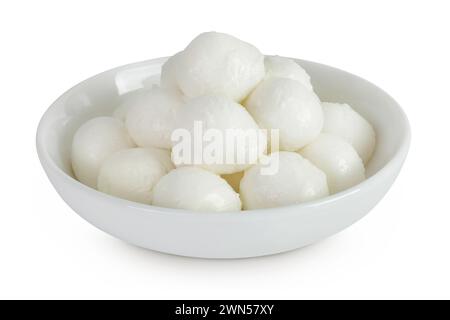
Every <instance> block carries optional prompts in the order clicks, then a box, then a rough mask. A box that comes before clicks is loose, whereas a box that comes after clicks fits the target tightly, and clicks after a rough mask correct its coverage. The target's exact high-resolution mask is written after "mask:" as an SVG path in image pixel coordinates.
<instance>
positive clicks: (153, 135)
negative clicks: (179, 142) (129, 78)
mask: <svg viewBox="0 0 450 320" xmlns="http://www.w3.org/2000/svg"><path fill="white" fill-rule="evenodd" d="M182 104H183V101H182V99H181V97H180V96H179V95H178V94H177V93H176V92H174V91H173V90H169V89H162V88H159V87H153V88H152V89H150V90H149V91H148V92H145V93H144V94H142V95H141V96H140V97H139V99H136V100H135V101H134V102H133V105H132V106H130V108H129V110H128V113H127V115H126V121H125V124H126V127H127V129H128V132H129V133H130V136H131V137H132V138H133V140H134V141H135V142H136V144H137V145H138V146H140V147H157V148H164V149H170V147H171V140H170V137H171V134H172V131H173V129H174V125H175V121H176V117H177V112H178V110H179V109H180V107H181V106H182Z"/></svg>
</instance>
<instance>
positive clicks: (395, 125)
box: [38, 58, 408, 177]
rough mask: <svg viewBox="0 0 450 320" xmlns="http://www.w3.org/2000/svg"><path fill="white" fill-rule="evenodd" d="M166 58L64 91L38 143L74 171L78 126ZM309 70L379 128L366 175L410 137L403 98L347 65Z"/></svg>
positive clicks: (318, 85) (104, 111)
mask: <svg viewBox="0 0 450 320" xmlns="http://www.w3.org/2000/svg"><path fill="white" fill-rule="evenodd" d="M165 60H166V58H160V59H155V60H150V61H145V62H140V63H135V64H131V65H127V66H123V67H119V68H116V69H113V70H110V71H106V72H104V73H101V74H99V75H97V76H94V77H92V78H90V79H88V80H86V81H83V82H82V83H80V84H78V85H77V86H75V87H73V88H72V89H70V90H68V91H67V92H66V93H64V94H63V95H62V96H61V97H60V98H59V99H58V100H57V101H56V102H55V103H54V104H53V105H52V106H51V107H50V108H49V109H48V110H47V112H46V113H45V115H44V116H43V118H42V120H41V123H40V127H39V130H38V144H40V147H41V149H42V151H43V152H45V153H46V154H47V155H48V157H49V158H50V160H51V161H52V162H53V163H54V164H55V165H56V166H57V167H59V168H60V169H61V170H62V171H64V172H65V173H66V174H68V175H70V176H72V177H73V173H72V169H71V164H70V147H71V142H72V138H73V135H74V133H75V131H76V130H77V128H78V127H79V126H80V125H81V124H82V123H84V122H85V121H86V120H88V119H90V118H92V117H96V116H101V115H111V114H112V112H113V111H114V109H115V108H116V107H117V106H119V105H120V104H121V103H122V102H123V101H124V100H126V99H127V98H129V97H130V96H131V95H133V94H136V92H138V91H139V90H143V89H145V88H149V87H151V86H152V85H154V84H158V83H159V74H160V71H161V65H162V64H163V63H164V61H165ZM297 62H298V63H299V64H300V65H301V66H302V67H304V68H305V70H306V71H307V72H308V73H309V74H310V76H311V80H312V84H313V86H314V90H315V91H316V93H317V94H318V96H319V97H320V99H321V100H322V101H328V102H342V103H344V102H345V103H348V104H350V105H351V106H352V107H353V108H354V109H355V110H356V111H358V112H359V113H360V114H361V115H362V116H363V117H365V118H366V119H367V120H368V121H369V122H370V123H371V124H372V125H373V127H374V128H375V131H376V134H377V145H376V148H375V152H374V155H373V157H372V159H371V160H370V162H369V163H368V165H367V168H366V169H367V176H368V177H370V176H372V175H374V174H375V173H376V172H377V171H378V170H380V169H381V168H382V167H383V166H385V165H386V164H387V163H388V162H389V161H390V160H391V159H392V158H393V157H394V155H395V154H396V151H397V150H398V149H399V148H400V147H401V145H402V144H403V143H404V142H405V139H406V135H407V134H408V128H407V126H408V124H407V122H406V120H405V119H406V118H405V115H404V114H403V112H402V110H401V109H400V108H399V106H398V104H397V103H396V102H395V101H394V100H393V99H392V98H391V97H390V96H389V95H387V94H386V93H385V92H383V91H382V90H381V89H379V88H378V87H376V86H374V85H373V84H371V83H369V82H368V81H366V80H364V79H361V78H359V77H357V76H355V75H352V74H350V73H347V72H345V71H342V70H339V69H335V68H332V67H329V66H325V65H321V64H318V63H314V62H309V61H303V60H297Z"/></svg>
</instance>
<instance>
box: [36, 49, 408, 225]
mask: <svg viewBox="0 0 450 320" xmlns="http://www.w3.org/2000/svg"><path fill="white" fill-rule="evenodd" d="M168 58H169V57H159V58H154V59H149V60H144V61H139V62H134V63H129V64H125V65H121V66H118V67H115V68H111V69H108V70H106V71H103V72H101V73H98V74H96V75H94V76H91V77H89V78H87V79H85V80H83V81H81V82H79V83H78V84H76V85H74V86H73V87H71V88H69V89H68V90H66V91H65V92H64V93H63V94H61V95H60V96H59V97H58V98H57V99H56V100H55V101H54V102H53V103H52V104H51V105H50V106H49V107H48V108H47V109H46V111H45V112H44V114H43V115H42V117H41V118H40V120H39V124H38V127H37V131H36V149H37V153H38V156H39V160H40V162H41V165H42V166H43V167H44V169H46V170H45V171H47V169H49V170H52V172H53V173H55V174H57V175H58V176H60V177H62V178H63V179H64V180H65V181H66V182H67V183H70V184H73V186H74V187H75V188H77V189H78V190H79V191H80V192H87V193H91V194H92V196H95V197H100V200H101V201H110V202H111V201H112V202H114V205H117V206H122V207H126V208H133V209H137V210H138V211H139V212H142V213H145V214H164V215H167V214H170V215H196V216H197V215H205V214H206V215H211V216H219V217H225V216H236V215H239V216H241V217H244V216H253V215H258V216H260V215H266V214H271V213H273V211H277V214H280V213H282V212H284V213H288V214H290V213H292V212H295V214H302V213H305V211H301V210H303V209H307V208H312V207H318V206H321V205H324V204H329V203H333V202H337V201H339V200H341V199H343V198H347V197H349V196H350V195H352V194H354V193H357V192H359V191H360V190H362V189H367V188H369V187H370V185H373V184H376V183H377V182H378V181H379V180H380V179H383V178H384V177H385V176H387V175H390V172H391V171H390V169H391V168H393V167H395V166H396V165H397V164H398V163H399V162H403V161H404V159H405V158H406V155H407V153H408V150H409V146H410V142H411V127H410V123H409V121H408V117H407V115H406V113H405V112H404V110H403V109H402V108H401V106H400V104H399V103H398V102H397V101H396V100H395V99H394V98H392V97H391V96H390V95H389V94H388V93H387V92H385V91H384V90H383V89H381V88H380V87H378V86H377V85H375V84H373V83H372V82H370V81H368V80H366V79H364V78H361V77H359V76H357V75H355V74H353V73H350V72H347V71H345V70H342V69H339V68H335V67H332V66H329V65H326V64H322V63H317V62H314V61H309V60H303V59H297V58H289V59H292V60H294V61H297V62H306V63H308V64H316V65H319V66H322V67H326V68H330V69H334V70H336V71H339V72H343V73H346V74H348V75H351V76H353V77H355V78H357V79H358V80H359V81H363V82H366V83H368V84H370V85H372V86H373V87H375V88H376V89H377V90H379V91H380V92H381V93H383V94H384V95H386V96H387V97H388V98H390V99H391V100H392V101H393V102H395V108H396V109H397V111H398V112H399V114H400V116H401V119H400V121H401V122H402V123H403V128H404V131H403V136H402V140H401V142H400V147H399V148H398V149H397V150H396V151H395V153H394V154H393V155H392V156H391V158H390V159H389V160H388V161H387V162H386V163H385V164H384V166H383V167H381V168H380V169H379V170H378V171H377V172H375V173H374V174H373V175H372V176H370V177H368V178H366V179H365V180H364V181H362V182H360V183H358V184H357V185H354V186H352V187H350V188H348V189H345V190H343V191H340V192H337V193H335V194H332V195H328V196H326V197H324V198H320V199H317V200H312V201H307V202H304V203H299V204H291V205H286V206H281V207H272V208H261V209H253V210H241V211H232V212H210V211H193V210H186V209H176V208H165V207H158V206H154V205H150V204H144V203H139V202H134V201H130V200H126V199H122V198H119V197H115V196H112V195H109V194H106V193H103V192H100V191H98V190H96V189H94V188H91V187H89V186H87V185H85V184H83V183H81V182H80V181H78V180H76V179H75V178H74V177H72V176H70V175H69V174H67V173H66V172H64V171H63V170H62V169H61V168H60V167H59V166H58V165H57V164H56V163H55V162H54V161H53V159H52V157H51V156H50V154H49V152H48V150H47V148H46V144H45V141H44V128H45V124H46V123H47V122H48V121H49V118H50V116H51V113H52V111H53V110H54V109H55V108H56V106H57V104H58V103H59V102H60V100H61V99H63V98H64V97H65V96H66V95H68V94H69V93H70V92H72V91H73V90H75V89H77V88H78V87H79V86H82V85H83V84H85V83H86V82H89V81H92V80H94V79H95V78H97V77H101V76H102V75H104V74H107V73H110V72H114V71H118V70H120V69H126V68H131V67H138V66H141V65H146V64H149V63H155V64H156V63H161V62H164V61H165V60H167V59H168ZM46 173H47V172H46ZM47 175H48V173H47ZM292 209H297V210H292ZM242 213H245V214H242Z"/></svg>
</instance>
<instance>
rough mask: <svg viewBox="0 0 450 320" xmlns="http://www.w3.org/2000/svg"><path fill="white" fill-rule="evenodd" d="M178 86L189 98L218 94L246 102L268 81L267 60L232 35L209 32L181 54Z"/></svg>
mask: <svg viewBox="0 0 450 320" xmlns="http://www.w3.org/2000/svg"><path fill="white" fill-rule="evenodd" d="M179 59H180V60H179V61H178V64H177V68H176V78H177V83H178V85H179V87H180V89H181V91H182V92H183V93H184V95H186V96H187V97H190V98H193V97H198V96H202V95H207V94H218V95H224V96H227V97H229V98H230V99H232V100H234V101H237V102H239V101H242V100H243V99H244V98H245V97H246V96H247V95H248V94H249V93H250V92H251V91H252V90H253V88H255V86H256V85H257V84H258V83H259V82H260V81H261V80H262V79H263V78H264V75H265V70H264V56H263V55H262V54H261V53H260V52H259V50H258V49H256V48H255V47H254V46H252V45H251V44H249V43H246V42H244V41H241V40H239V39H237V38H234V37H232V36H230V35H226V34H223V33H217V32H206V33H202V34H200V35H199V36H197V37H196V38H195V39H194V40H192V42H191V43H190V44H189V45H188V46H187V47H186V49H185V50H184V51H183V52H182V53H181V56H180V58H179Z"/></svg>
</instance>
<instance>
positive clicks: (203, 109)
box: [172, 95, 267, 174]
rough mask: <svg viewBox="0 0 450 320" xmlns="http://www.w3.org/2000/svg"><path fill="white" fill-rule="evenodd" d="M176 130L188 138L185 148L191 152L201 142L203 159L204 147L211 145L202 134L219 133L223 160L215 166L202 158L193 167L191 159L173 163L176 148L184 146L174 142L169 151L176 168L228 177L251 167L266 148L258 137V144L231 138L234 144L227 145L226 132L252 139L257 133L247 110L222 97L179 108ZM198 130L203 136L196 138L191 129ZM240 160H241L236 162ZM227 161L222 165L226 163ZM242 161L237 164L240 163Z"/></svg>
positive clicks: (204, 99) (257, 129)
mask: <svg viewBox="0 0 450 320" xmlns="http://www.w3.org/2000/svg"><path fill="white" fill-rule="evenodd" d="M177 119H178V122H177V126H176V127H177V128H180V129H184V130H186V131H187V132H188V133H189V135H190V137H191V138H190V141H188V142H189V143H190V144H187V145H188V146H189V147H190V149H191V150H193V153H194V148H195V144H196V143H197V140H198V139H199V138H200V140H203V144H202V146H203V148H202V150H203V155H205V153H206V152H207V148H208V145H210V144H211V143H213V141H206V138H205V134H206V133H207V132H208V131H211V130H215V131H218V132H220V133H221V135H222V137H223V140H220V141H219V144H220V147H221V150H222V153H223V157H221V159H219V161H218V162H217V163H207V162H206V161H203V160H205V158H204V157H202V159H200V162H197V163H194V160H195V159H194V156H193V155H192V157H190V158H189V159H186V160H187V162H186V161H184V159H181V160H182V161H181V162H180V160H177V158H176V157H177V156H179V152H178V151H179V150H181V149H179V147H180V146H181V147H184V146H186V144H185V143H186V141H184V140H181V141H174V142H173V148H172V161H173V162H174V163H175V165H177V166H182V165H195V166H200V167H202V168H204V169H207V170H209V171H212V172H214V173H217V174H231V173H235V172H239V171H243V170H245V169H246V168H248V167H249V166H250V165H251V164H253V163H255V162H256V161H257V159H258V158H259V157H260V156H261V155H262V154H264V152H265V150H266V146H267V142H266V136H265V135H262V136H261V135H259V138H260V139H259V140H258V141H250V139H247V138H246V137H245V136H244V137H242V136H241V137H236V138H233V137H232V142H233V141H235V142H237V143H233V144H231V145H230V144H229V143H228V142H227V141H226V140H225V139H227V132H228V133H229V132H230V131H228V130H230V129H242V130H241V131H244V130H248V132H249V133H250V134H254V136H255V137H257V136H258V134H259V133H260V130H259V127H258V125H257V124H256V122H255V121H254V120H253V118H252V117H251V115H250V114H249V113H248V112H247V110H246V109H245V108H244V107H243V106H241V105H240V104H238V103H237V102H234V101H233V100H231V99H229V98H227V97H224V96H210V95H209V96H202V97H198V98H194V99H191V100H190V101H189V102H187V103H186V104H185V105H184V106H183V108H181V110H180V112H179V116H178V118H177ZM196 125H197V127H199V126H201V129H202V133H203V136H201V137H196V135H198V132H197V131H196V129H195V126H196ZM239 157H241V159H239ZM227 159H228V160H231V161H230V162H226V160H227ZM242 159H243V160H244V161H242V162H240V160H242Z"/></svg>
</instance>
